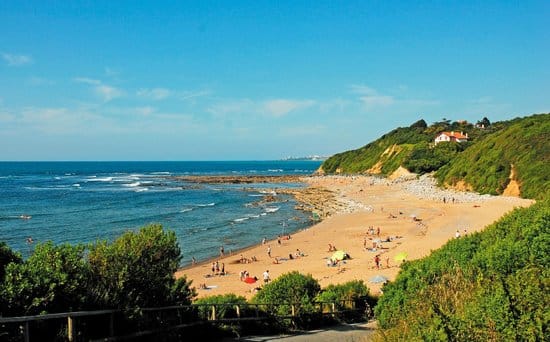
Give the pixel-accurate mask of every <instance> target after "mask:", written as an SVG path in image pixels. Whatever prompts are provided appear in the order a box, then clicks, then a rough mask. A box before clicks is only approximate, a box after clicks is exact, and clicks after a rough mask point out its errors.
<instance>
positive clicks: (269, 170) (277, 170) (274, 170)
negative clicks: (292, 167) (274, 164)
mask: <svg viewBox="0 0 550 342" xmlns="http://www.w3.org/2000/svg"><path fill="white" fill-rule="evenodd" d="M267 171H268V172H283V169H268V170H267Z"/></svg>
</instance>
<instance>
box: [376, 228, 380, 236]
mask: <svg viewBox="0 0 550 342" xmlns="http://www.w3.org/2000/svg"><path fill="white" fill-rule="evenodd" d="M376 236H378V237H380V227H378V228H376Z"/></svg>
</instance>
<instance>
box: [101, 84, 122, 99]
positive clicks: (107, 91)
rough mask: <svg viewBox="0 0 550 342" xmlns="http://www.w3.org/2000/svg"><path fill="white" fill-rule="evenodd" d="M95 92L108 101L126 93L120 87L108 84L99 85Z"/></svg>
mask: <svg viewBox="0 0 550 342" xmlns="http://www.w3.org/2000/svg"><path fill="white" fill-rule="evenodd" d="M94 90H95V93H96V94H97V95H98V96H99V97H101V98H102V99H103V101H105V102H108V101H111V100H112V99H116V98H117V97H121V96H123V95H124V92H123V91H122V90H120V89H118V88H115V87H111V86H108V85H104V84H102V85H98V86H96V87H95V89H94Z"/></svg>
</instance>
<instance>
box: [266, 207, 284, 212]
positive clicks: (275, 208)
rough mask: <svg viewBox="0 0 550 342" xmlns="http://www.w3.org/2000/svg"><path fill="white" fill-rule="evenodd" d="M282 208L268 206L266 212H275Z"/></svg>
mask: <svg viewBox="0 0 550 342" xmlns="http://www.w3.org/2000/svg"><path fill="white" fill-rule="evenodd" d="M279 209H281V208H280V207H266V208H265V212H266V213H274V212H276V211H277V210H279Z"/></svg>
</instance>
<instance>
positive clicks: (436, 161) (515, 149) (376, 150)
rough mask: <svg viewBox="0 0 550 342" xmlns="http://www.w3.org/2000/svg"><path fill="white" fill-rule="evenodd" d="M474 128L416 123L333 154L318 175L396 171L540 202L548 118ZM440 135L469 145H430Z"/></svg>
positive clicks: (549, 150) (549, 160) (549, 147)
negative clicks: (463, 137) (451, 134)
mask: <svg viewBox="0 0 550 342" xmlns="http://www.w3.org/2000/svg"><path fill="white" fill-rule="evenodd" d="M478 123H483V124H484V127H483V128H479V127H476V126H474V125H473V124H471V123H467V122H452V123H451V122H450V120H445V119H443V121H441V122H435V123H433V124H432V125H430V126H427V125H426V123H425V122H424V120H420V121H418V122H416V123H414V124H413V125H411V126H410V127H400V128H397V129H394V130H393V131H391V132H389V133H387V134H385V135H383V136H382V137H380V138H379V139H377V140H375V141H373V142H371V143H369V144H367V145H365V146H363V147H361V148H359V149H356V150H351V151H346V152H342V153H338V154H336V155H334V156H332V157H330V158H329V159H327V160H326V161H325V162H324V163H323V164H322V165H321V169H322V171H323V172H324V173H326V174H334V173H343V174H357V173H363V174H382V175H386V176H387V175H390V174H391V173H393V172H394V171H395V170H397V169H398V168H399V167H400V166H401V167H404V168H405V169H407V170H409V171H411V172H414V173H418V174H423V173H429V172H433V171H437V173H436V177H437V179H438V180H439V182H440V185H446V186H456V185H460V186H462V187H463V188H467V189H471V190H474V191H477V192H480V193H489V194H495V195H496V194H503V193H504V190H505V189H506V188H507V186H508V185H509V184H510V183H512V184H511V186H510V188H509V189H508V191H511V192H510V193H508V192H507V194H512V195H518V194H519V195H520V196H521V197H525V198H535V199H540V198H544V197H545V196H546V194H548V191H549V190H550V178H549V177H550V143H549V140H550V139H548V136H550V114H538V115H532V116H529V117H525V118H518V119H514V120H510V121H502V122H496V123H493V124H491V123H490V121H489V120H488V119H487V118H483V120H481V121H479V122H478ZM443 131H455V132H464V133H468V138H469V140H468V142H462V143H455V142H447V143H440V144H437V145H434V143H433V142H434V139H435V137H436V136H437V135H438V134H439V133H441V132H443ZM512 165H513V166H514V169H513V171H514V172H513V175H512V178H510V176H511V173H512ZM510 179H512V180H513V181H512V182H510ZM514 189H515V191H513V190H514Z"/></svg>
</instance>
